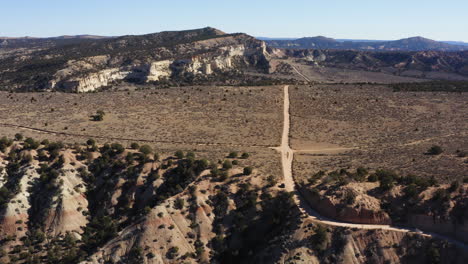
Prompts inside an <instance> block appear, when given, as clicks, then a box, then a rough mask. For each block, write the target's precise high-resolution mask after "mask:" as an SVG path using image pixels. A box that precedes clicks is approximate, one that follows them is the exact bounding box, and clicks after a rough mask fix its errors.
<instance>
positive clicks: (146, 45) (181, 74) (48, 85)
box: [0, 28, 270, 92]
mask: <svg viewBox="0 0 468 264" xmlns="http://www.w3.org/2000/svg"><path fill="white" fill-rule="evenodd" d="M269 59H270V54H269V52H268V50H267V47H266V45H265V43H264V42H263V41H260V40H257V39H255V38H253V37H251V36H248V35H245V34H226V33H224V32H221V31H219V30H216V29H213V28H204V29H198V30H189V31H180V32H162V33H156V34H149V35H143V36H124V37H119V38H110V39H93V40H87V42H86V43H80V44H75V45H67V46H60V47H52V48H48V49H46V50H41V52H37V53H35V52H32V54H30V55H28V56H27V57H26V58H25V59H24V60H23V61H16V60H14V58H11V57H9V58H7V59H5V61H4V63H3V62H2V63H1V65H3V67H4V69H0V72H1V73H2V74H0V85H1V84H3V85H7V86H10V87H13V88H16V89H23V90H24V89H26V90H31V89H34V90H62V91H73V92H91V91H95V90H97V89H99V88H101V87H105V86H109V85H112V84H113V83H115V82H119V81H129V82H136V83H145V82H154V81H161V80H163V79H172V80H175V81H186V80H189V79H190V78H194V77H197V76H198V77H200V76H201V77H203V76H208V75H215V76H216V75H223V73H226V72H229V71H236V72H239V71H243V70H246V69H250V70H254V71H260V72H268V70H269V67H270V66H269ZM37 61H39V63H38V64H36V63H35V62H37ZM25 64H28V65H29V68H28V69H32V68H34V74H33V76H30V75H31V73H30V72H26V71H22V70H20V69H19V68H17V67H22V66H21V65H25ZM39 64H41V65H42V64H46V65H47V67H40V66H39ZM6 65H9V66H8V67H6ZM36 65H37V67H36ZM0 68H2V66H0ZM23 75H24V76H23ZM20 76H22V77H21V78H22V79H23V81H18V80H19V78H20ZM27 76H29V77H27ZM23 77H24V78H23Z"/></svg>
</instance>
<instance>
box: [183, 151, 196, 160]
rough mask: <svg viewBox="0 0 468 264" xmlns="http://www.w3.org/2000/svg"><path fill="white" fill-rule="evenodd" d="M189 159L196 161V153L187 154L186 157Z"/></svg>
mask: <svg viewBox="0 0 468 264" xmlns="http://www.w3.org/2000/svg"><path fill="white" fill-rule="evenodd" d="M185 157H186V158H187V159H195V153H194V152H193V151H189V152H187V155H185Z"/></svg>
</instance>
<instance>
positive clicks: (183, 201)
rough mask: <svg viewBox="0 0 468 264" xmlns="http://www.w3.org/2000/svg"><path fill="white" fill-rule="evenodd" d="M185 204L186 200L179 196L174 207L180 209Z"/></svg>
mask: <svg viewBox="0 0 468 264" xmlns="http://www.w3.org/2000/svg"><path fill="white" fill-rule="evenodd" d="M184 204H185V200H184V199H182V198H177V199H176V200H175V201H174V208H175V209H178V210H181V209H182V208H184Z"/></svg>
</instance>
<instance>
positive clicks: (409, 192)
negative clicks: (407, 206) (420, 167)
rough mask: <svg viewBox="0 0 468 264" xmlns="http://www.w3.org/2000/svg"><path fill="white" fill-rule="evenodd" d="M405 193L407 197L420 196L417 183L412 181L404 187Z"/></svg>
mask: <svg viewBox="0 0 468 264" xmlns="http://www.w3.org/2000/svg"><path fill="white" fill-rule="evenodd" d="M403 193H404V194H405V197H406V198H413V199H415V198H416V197H417V196H418V194H419V191H418V188H417V186H416V184H414V183H412V184H410V185H408V186H406V187H405V188H404V189H403Z"/></svg>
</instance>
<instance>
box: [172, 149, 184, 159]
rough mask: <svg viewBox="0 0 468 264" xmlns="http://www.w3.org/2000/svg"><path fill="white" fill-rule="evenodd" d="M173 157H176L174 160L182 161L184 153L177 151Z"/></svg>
mask: <svg viewBox="0 0 468 264" xmlns="http://www.w3.org/2000/svg"><path fill="white" fill-rule="evenodd" d="M174 156H176V158H178V159H183V158H184V152H183V151H182V150H178V151H176V153H175V154H174Z"/></svg>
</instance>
